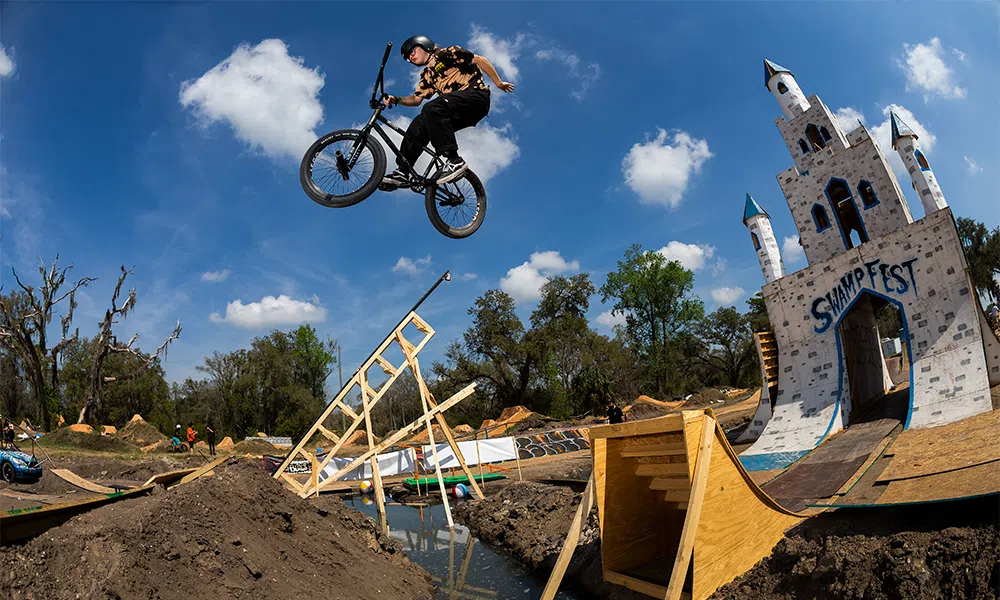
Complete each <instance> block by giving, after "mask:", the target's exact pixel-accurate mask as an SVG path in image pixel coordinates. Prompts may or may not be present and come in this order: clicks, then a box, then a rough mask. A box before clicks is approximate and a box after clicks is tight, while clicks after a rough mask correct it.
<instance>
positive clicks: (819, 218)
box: [812, 204, 830, 233]
mask: <svg viewBox="0 0 1000 600" xmlns="http://www.w3.org/2000/svg"><path fill="white" fill-rule="evenodd" d="M812 215H813V221H814V222H815V223H816V232H817V233H818V232H820V231H823V230H824V229H829V228H830V219H829V217H827V216H826V209H825V208H823V207H822V206H820V205H819V204H816V205H814V206H813V209H812Z"/></svg>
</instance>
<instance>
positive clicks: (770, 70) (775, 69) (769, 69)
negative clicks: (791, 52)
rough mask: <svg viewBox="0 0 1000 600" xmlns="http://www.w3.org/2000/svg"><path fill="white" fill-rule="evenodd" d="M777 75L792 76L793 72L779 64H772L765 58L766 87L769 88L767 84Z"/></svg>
mask: <svg viewBox="0 0 1000 600" xmlns="http://www.w3.org/2000/svg"><path fill="white" fill-rule="evenodd" d="M775 73H788V74H789V75H791V74H792V72H791V71H789V70H788V69H786V68H785V67H783V66H781V65H779V64H778V63H774V62H771V61H769V60H767V59H766V58H765V59H764V87H767V82H768V81H771V78H772V77H774V75H775Z"/></svg>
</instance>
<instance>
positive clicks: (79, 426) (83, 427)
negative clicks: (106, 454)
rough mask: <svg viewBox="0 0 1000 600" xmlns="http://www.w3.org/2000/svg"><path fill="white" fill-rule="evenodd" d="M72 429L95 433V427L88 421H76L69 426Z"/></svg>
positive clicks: (79, 431)
mask: <svg viewBox="0 0 1000 600" xmlns="http://www.w3.org/2000/svg"><path fill="white" fill-rule="evenodd" d="M69 429H70V431H76V432H78V433H93V432H94V428H93V427H91V426H90V425H87V424H86V423H75V424H73V425H70V426H69Z"/></svg>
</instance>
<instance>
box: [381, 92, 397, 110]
mask: <svg viewBox="0 0 1000 600" xmlns="http://www.w3.org/2000/svg"><path fill="white" fill-rule="evenodd" d="M382 104H385V107H386V108H392V105H393V104H399V98H397V97H395V96H390V95H388V94H386V95H384V96H382Z"/></svg>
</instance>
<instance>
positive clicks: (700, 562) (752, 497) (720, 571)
mask: <svg viewBox="0 0 1000 600" xmlns="http://www.w3.org/2000/svg"><path fill="white" fill-rule="evenodd" d="M715 446H716V449H717V450H718V451H717V452H713V453H712V460H711V463H710V466H709V474H708V480H709V485H708V486H707V487H706V491H705V496H704V499H703V500H702V506H701V515H702V518H701V520H700V521H699V523H698V533H697V536H696V540H697V543H696V544H695V549H694V556H693V558H694V581H693V585H692V589H691V595H692V597H693V598H696V599H698V600H703V599H704V598H708V597H709V596H711V595H712V594H713V593H714V592H715V590H716V589H718V588H719V587H720V586H722V585H725V584H727V583H729V582H730V581H732V580H733V579H735V578H737V577H739V576H740V575H742V574H743V573H745V572H746V571H748V570H749V569H750V568H751V567H753V566H754V565H755V564H757V562H758V561H760V560H761V559H762V558H764V557H765V556H767V555H769V554H770V553H771V551H772V549H773V548H774V546H775V544H777V543H778V542H779V541H780V540H781V539H782V538H783V537H784V535H785V531H787V530H788V528H790V527H792V526H794V525H796V524H797V523H800V522H801V521H802V520H803V519H804V518H805V515H800V514H797V513H793V512H791V511H788V510H786V509H785V508H783V507H782V506H781V505H779V504H778V503H777V502H776V501H775V500H774V499H773V498H771V497H769V496H768V495H767V494H766V493H764V491H763V490H761V489H760V487H758V486H757V485H756V484H754V483H753V480H752V479H751V478H750V475H749V474H748V473H747V472H746V469H745V468H744V467H743V465H742V463H740V461H739V458H738V457H737V456H736V453H735V452H734V451H733V449H732V447H731V446H730V445H729V443H728V442H727V441H726V437H725V432H724V431H722V428H721V427H718V426H716V429H715ZM691 506H693V503H691ZM689 510H690V507H689Z"/></svg>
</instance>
